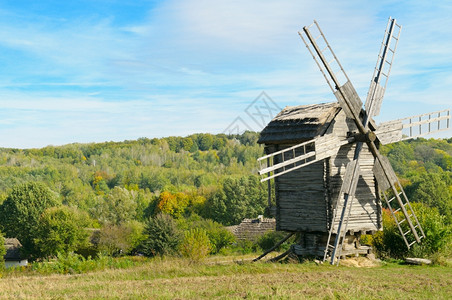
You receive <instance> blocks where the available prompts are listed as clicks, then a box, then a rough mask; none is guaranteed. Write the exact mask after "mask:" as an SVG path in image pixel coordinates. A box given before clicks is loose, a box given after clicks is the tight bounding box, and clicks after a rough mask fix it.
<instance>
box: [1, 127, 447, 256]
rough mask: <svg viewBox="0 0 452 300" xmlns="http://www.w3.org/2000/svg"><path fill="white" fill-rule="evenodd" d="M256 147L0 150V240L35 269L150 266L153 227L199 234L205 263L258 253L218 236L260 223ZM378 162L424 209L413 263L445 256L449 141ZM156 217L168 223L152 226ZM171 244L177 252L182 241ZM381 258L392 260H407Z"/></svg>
mask: <svg viewBox="0 0 452 300" xmlns="http://www.w3.org/2000/svg"><path fill="white" fill-rule="evenodd" d="M257 139H258V133H254V132H245V133H243V134H241V135H235V136H227V135H224V134H219V135H211V134H195V135H191V136H187V137H167V138H160V139H157V138H154V139H148V138H141V139H138V140H136V141H124V142H106V143H92V144H70V145H65V146H59V147H54V146H48V147H45V148H41V149H0V177H1V178H2V180H1V181H0V195H1V196H0V204H1V203H3V204H2V205H0V219H1V220H0V221H1V223H0V224H1V225H0V226H1V228H0V230H1V231H3V234H4V236H5V237H18V238H19V239H20V240H21V242H22V244H23V245H24V248H25V250H26V251H25V252H26V253H27V254H28V255H30V257H32V258H33V259H39V258H45V257H53V256H55V255H57V254H62V253H71V252H72V251H76V252H78V253H81V254H83V255H85V256H86V255H97V254H98V253H104V254H107V255H113V256H116V255H124V254H133V253H137V251H140V252H143V253H148V254H149V255H150V256H152V255H155V252H153V251H154V250H152V249H153V248H152V247H155V245H153V246H152V245H149V244H146V243H147V242H146V241H150V240H152V239H151V238H149V236H150V234H151V233H150V230H151V229H152V226H163V225H164V226H169V227H164V228H168V230H173V229H171V228H172V227H171V226H176V227H177V228H175V229H174V230H176V229H177V230H176V231H181V232H185V234H187V232H191V231H192V230H194V228H195V227H196V228H198V227H199V228H201V232H200V233H199V232H191V233H190V234H192V235H197V234H201V237H197V238H202V235H207V240H208V241H207V242H208V244H209V245H210V246H208V247H207V248H206V249H210V250H209V251H210V253H218V252H220V251H226V250H225V249H227V248H228V247H230V246H231V245H235V246H234V247H239V248H240V247H242V248H241V249H242V250H241V251H250V249H254V250H256V249H257V248H259V246H255V245H251V244H243V245H239V246H237V244H236V243H232V241H233V238H232V237H230V236H229V235H230V234H229V235H228V233H227V232H225V229H224V228H223V227H222V226H228V225H235V224H238V223H240V221H241V220H243V219H244V218H255V217H257V216H258V215H262V214H265V213H266V207H267V190H266V185H264V184H261V183H260V182H259V177H258V175H257V162H256V159H257V158H258V157H260V156H261V155H262V154H263V147H262V146H260V145H258V144H257V143H256V141H257ZM382 152H383V153H384V154H386V155H387V156H388V157H389V160H390V162H391V164H392V165H393V167H394V169H395V171H396V172H397V173H398V174H399V177H400V179H401V182H402V184H403V186H404V188H405V190H406V193H407V195H408V197H409V199H410V200H411V201H413V202H418V203H421V204H422V205H421V204H420V205H421V207H420V208H419V211H420V213H421V218H422V222H424V223H423V224H425V226H426V228H427V229H428V230H429V232H430V233H429V234H430V236H428V237H427V239H428V243H424V244H426V246H422V247H423V248H421V250H419V251H421V252H419V253H423V254H422V255H423V256H429V255H432V254H433V253H435V252H437V251H439V249H444V248H445V247H446V245H447V244H448V243H450V240H449V239H448V237H449V235H450V233H451V232H452V230H451V228H452V226H451V224H452V139H443V140H435V139H430V140H425V139H416V140H413V141H406V142H399V143H396V144H391V145H388V146H384V147H382ZM19 204H20V205H19ZM161 213H162V214H164V215H168V216H169V218H170V219H165V218H163V219H158V218H156V217H157V216H158V215H159V214H161ZM159 222H161V224H160V225H159V224H158V223H159ZM162 222H163V223H162ZM425 222H427V223H425ZM173 223H174V225H171V224H173ZM17 224H22V225H20V226H18V225H17ZM162 224H163V225H162ZM168 224H169V225H168ZM385 226H386V227H387V228H389V229H391V228H392V227H391V226H393V224H391V223H387V224H386V225H385ZM423 227H424V225H423ZM84 228H85V229H87V230H88V231H86V230H85V231H81V230H84ZM151 231H152V230H151ZM96 232H97V233H96ZM94 233H95V234H94ZM385 234H387V233H385ZM391 234H392V233H391ZM177 237H178V238H177V239H178V240H177V241H173V242H174V243H175V244H174V245H177V244H178V243H180V241H181V240H180V238H182V239H183V234H181V235H178V234H177ZM277 237H278V236H273V237H271V239H276V238H277ZM88 238H89V240H88ZM432 241H434V242H432ZM383 244H385V242H384V239H383ZM390 244H391V243H390ZM168 245H169V244H168ZM146 247H148V248H149V247H151V248H152V249H150V250H149V249H148V250H149V251H150V252H146V250H145V248H146ZM167 247H168V248H169V249H171V251H176V250H177V249H176V248H177V247H176V246H167ZM209 247H210V248H209ZM261 247H263V246H261ZM168 248H167V249H164V248H161V251H163V252H162V253H166V252H165V251H167V250H168ZM446 248H447V247H446ZM222 249H223V250H222ZM245 249H248V250H245ZM382 249H383V250H382V252H381V253H387V255H389V256H392V257H400V256H404V255H406V254H407V253H406V251H405V250H404V251H405V252H404V251H402V250H397V251H398V252H394V250H393V249H392V250H391V249H385V247H383V248H382ZM228 251H229V250H228ZM447 255H448V254H447Z"/></svg>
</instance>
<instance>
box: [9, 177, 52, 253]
mask: <svg viewBox="0 0 452 300" xmlns="http://www.w3.org/2000/svg"><path fill="white" fill-rule="evenodd" d="M57 205H60V203H59V201H58V200H57V198H56V195H55V193H54V192H52V191H51V190H50V189H49V188H48V187H46V186H45V185H43V184H42V183H36V182H29V183H25V184H22V185H19V186H16V187H15V188H13V190H12V191H11V193H10V194H9V195H8V197H7V198H6V200H5V201H4V202H3V204H2V205H1V206H0V224H1V227H2V228H1V229H2V231H3V232H4V233H5V235H6V236H7V237H16V238H18V239H19V240H20V242H21V243H22V246H23V248H22V249H23V251H24V253H25V254H26V255H30V258H32V259H33V258H35V257H36V255H37V254H38V253H39V249H38V248H37V247H36V244H35V242H34V238H35V234H36V232H37V231H38V229H39V226H40V217H41V214H42V213H43V212H44V211H45V210H46V209H47V208H49V207H54V206H57Z"/></svg>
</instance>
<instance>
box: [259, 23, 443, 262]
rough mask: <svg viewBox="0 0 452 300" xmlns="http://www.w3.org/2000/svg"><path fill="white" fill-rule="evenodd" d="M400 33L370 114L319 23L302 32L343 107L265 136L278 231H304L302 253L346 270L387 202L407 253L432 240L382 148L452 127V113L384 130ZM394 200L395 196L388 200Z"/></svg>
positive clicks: (391, 33) (382, 59)
mask: <svg viewBox="0 0 452 300" xmlns="http://www.w3.org/2000/svg"><path fill="white" fill-rule="evenodd" d="M400 31H401V26H400V25H398V24H397V23H396V20H395V19H392V18H389V22H388V25H387V28H386V30H385V34H384V37H383V42H382V45H381V49H380V53H379V55H378V59H377V64H376V67H375V70H374V73H373V76H372V80H371V84H370V88H369V92H368V95H367V100H366V103H365V109H363V107H362V106H363V105H362V102H361V100H360V98H359V96H358V94H357V92H356V91H355V88H354V87H353V85H352V83H351V82H350V80H349V78H348V76H347V75H346V73H345V71H344V69H343V68H342V66H341V64H340V63H339V61H338V59H337V57H336V55H335V54H334V52H333V50H332V49H331V47H330V45H329V44H328V42H327V40H326V38H325V36H324V35H323V33H322V31H321V30H320V27H319V25H318V23H317V22H316V21H314V23H313V24H311V25H310V26H306V27H304V28H303V32H299V35H300V37H301V38H302V40H303V42H304V43H305V44H306V47H307V48H308V50H309V52H310V53H311V55H312V56H313V58H314V60H315V62H316V63H317V65H318V67H319V68H320V71H321V72H322V74H323V76H324V77H325V79H326V81H327V83H328V85H329V86H330V88H331V90H332V91H333V93H334V95H335V96H336V98H337V100H338V102H334V103H326V104H318V105H305V106H295V107H286V108H285V109H283V110H282V111H281V112H280V113H279V114H278V115H277V116H276V117H275V118H274V119H273V120H272V121H271V122H270V123H269V124H268V125H267V126H266V127H265V128H264V130H263V131H262V132H261V136H260V139H259V143H262V144H265V151H266V154H267V155H265V156H263V157H261V158H260V159H259V162H260V163H261V168H260V171H259V174H260V175H262V177H263V178H262V180H261V181H268V183H269V184H268V187H269V197H270V196H271V195H272V194H273V193H272V191H271V186H272V185H271V184H270V180H272V179H273V180H274V183H275V184H274V186H275V190H274V197H275V200H276V201H275V202H276V207H275V217H276V221H277V230H284V231H288V232H298V233H300V235H301V239H300V241H299V243H298V244H297V245H295V247H294V249H295V252H296V253H297V254H299V255H303V256H323V258H324V260H327V259H330V260H331V263H332V264H333V263H335V262H337V263H339V259H340V257H341V256H343V255H347V254H358V253H367V251H368V249H367V248H366V247H364V246H360V245H359V236H360V234H362V233H374V232H375V231H378V230H381V229H382V216H381V202H380V201H381V200H380V199H384V201H385V202H386V204H387V206H388V208H389V209H390V211H391V214H392V216H393V217H394V219H395V220H396V222H397V226H398V228H399V230H400V232H401V234H402V237H403V239H404V241H405V243H406V246H407V247H408V248H410V247H411V246H412V245H413V244H414V243H416V242H417V243H420V242H421V240H422V239H423V238H424V237H425V235H424V232H423V230H422V228H421V225H420V224H419V221H418V219H417V217H416V215H415V214H414V212H413V210H412V208H411V205H410V202H409V201H408V198H407V197H406V195H405V192H404V191H403V188H402V185H401V184H400V182H399V181H398V179H397V177H396V175H395V173H394V171H393V169H392V167H391V165H390V164H389V161H388V159H387V158H386V157H384V156H382V155H381V154H380V152H379V150H378V149H379V146H380V144H387V143H392V142H397V141H401V140H404V139H407V138H413V137H417V136H421V135H424V134H427V133H432V132H436V131H440V130H445V129H447V128H449V119H450V115H449V110H444V111H440V112H434V113H429V114H424V115H420V116H414V117H409V118H405V119H400V120H395V121H391V122H386V123H383V124H380V125H379V126H377V125H376V124H375V122H374V121H373V120H372V117H374V116H376V115H378V114H379V111H380V106H381V103H382V100H383V95H384V92H385V89H386V84H387V81H388V76H389V73H390V71H391V66H392V62H393V58H394V54H395V51H396V47H397V43H398V40H399V36H400ZM388 195H390V196H388Z"/></svg>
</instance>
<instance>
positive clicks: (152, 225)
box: [141, 213, 181, 256]
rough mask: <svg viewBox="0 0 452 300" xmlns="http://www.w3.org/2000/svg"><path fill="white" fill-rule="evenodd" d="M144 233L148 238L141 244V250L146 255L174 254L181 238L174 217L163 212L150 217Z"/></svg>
mask: <svg viewBox="0 0 452 300" xmlns="http://www.w3.org/2000/svg"><path fill="white" fill-rule="evenodd" d="M144 234H145V235H146V238H145V240H144V241H143V243H142V245H141V251H142V252H143V254H144V255H146V256H156V255H165V254H174V253H176V250H177V248H178V245H179V243H180V240H181V235H180V232H179V230H178V229H177V227H176V222H175V221H174V219H173V218H172V217H171V216H169V215H165V214H161V213H160V214H158V215H156V216H155V217H154V218H149V221H148V222H147V224H146V225H145V229H144Z"/></svg>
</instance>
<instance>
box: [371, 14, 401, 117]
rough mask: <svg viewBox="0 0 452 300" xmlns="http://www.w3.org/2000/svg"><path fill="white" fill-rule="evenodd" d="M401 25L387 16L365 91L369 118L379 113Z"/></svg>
mask: <svg viewBox="0 0 452 300" xmlns="http://www.w3.org/2000/svg"><path fill="white" fill-rule="evenodd" d="M401 29H402V26H400V25H398V24H397V23H396V20H395V19H392V18H389V20H388V25H387V26H386V30H385V34H384V36H383V41H382V43H381V48H380V52H379V53H378V59H377V64H376V66H375V69H374V73H373V75H372V80H371V83H370V87H369V92H368V93H367V99H366V105H365V106H366V112H367V115H368V116H369V118H372V117H374V116H378V115H379V114H380V107H381V103H382V101H383V96H384V93H385V90H386V85H387V83H388V78H389V73H390V72H391V67H392V62H393V59H394V55H395V51H396V49H397V44H398V41H399V37H400V32H401Z"/></svg>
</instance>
